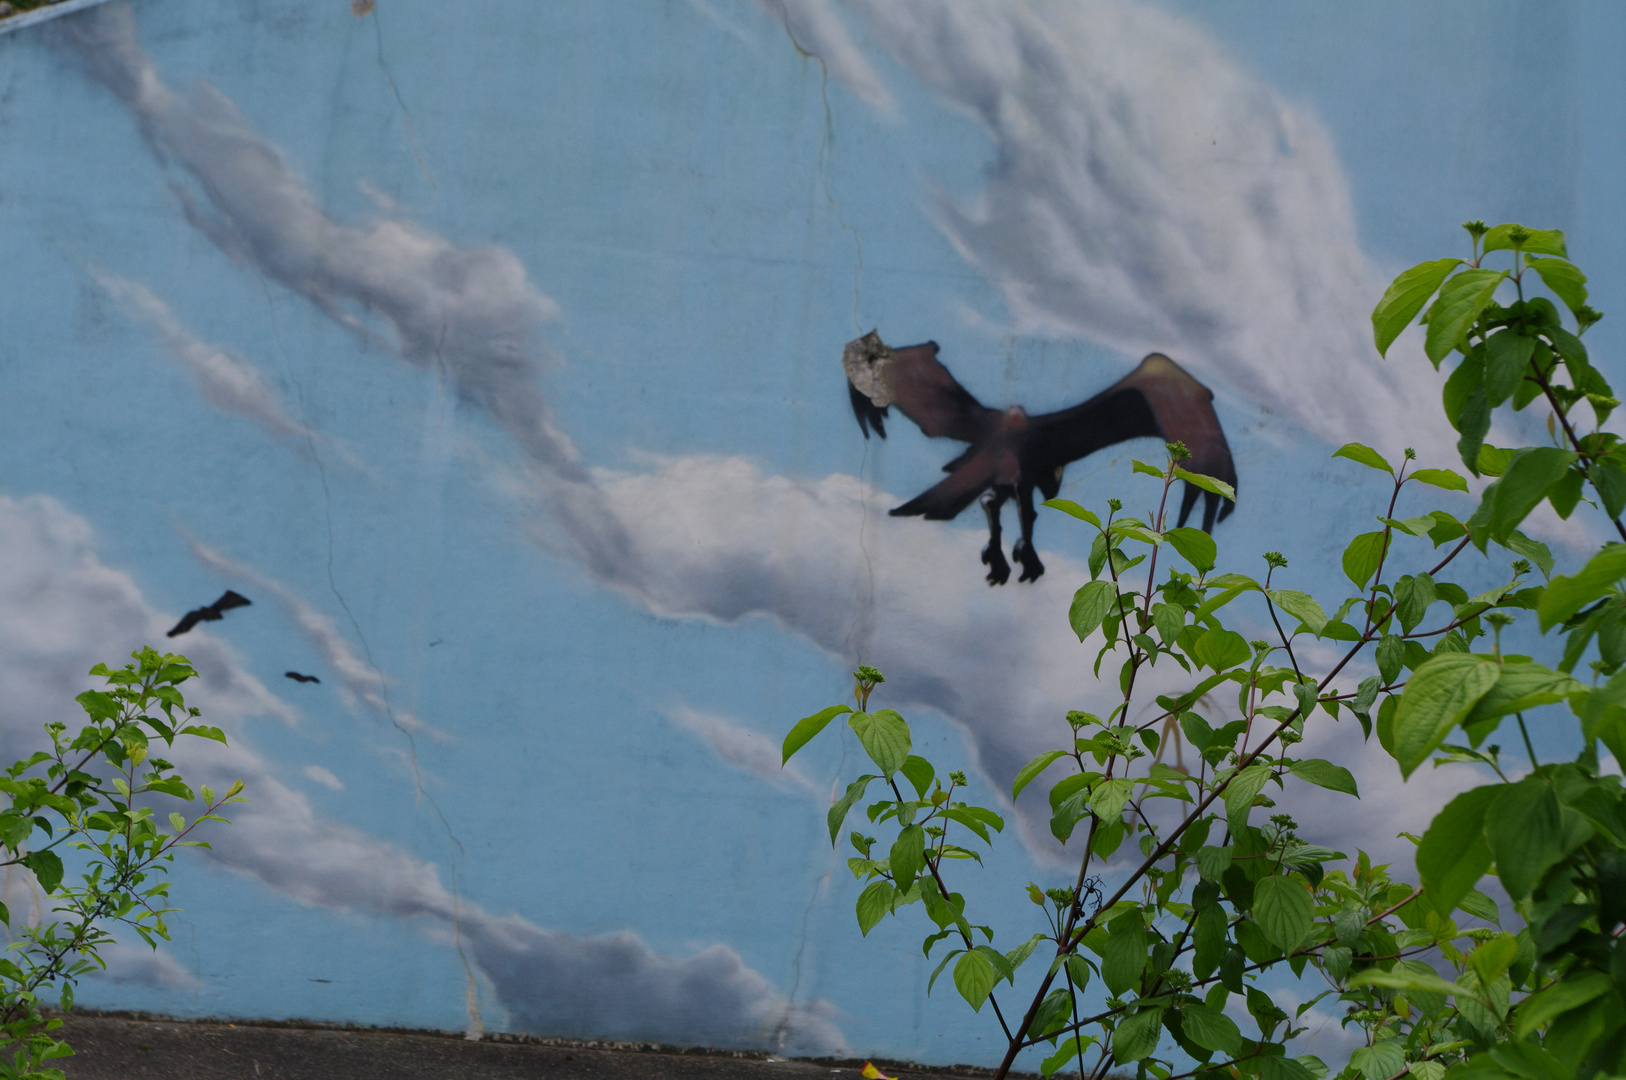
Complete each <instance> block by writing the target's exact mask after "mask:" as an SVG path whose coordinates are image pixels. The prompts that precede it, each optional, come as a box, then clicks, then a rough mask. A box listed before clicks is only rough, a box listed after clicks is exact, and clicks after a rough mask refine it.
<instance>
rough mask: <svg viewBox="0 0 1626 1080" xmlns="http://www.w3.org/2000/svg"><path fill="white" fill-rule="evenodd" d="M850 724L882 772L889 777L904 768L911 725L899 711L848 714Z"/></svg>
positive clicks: (907, 754)
mask: <svg viewBox="0 0 1626 1080" xmlns="http://www.w3.org/2000/svg"><path fill="white" fill-rule="evenodd" d="M847 726H848V727H850V728H852V729H853V733H854V734H855V735H857V736H858V741H859V742H860V743H861V744H862V745H863V747H864V752H865V753H867V754H869V757H870V760H871V761H873V762H875V764H876V766H877V767H878V768H879V769H880V770H881V775H883V776H886V777H889V778H890V777H891V776H892V774H893V773H895V772H897V771H898V770H899V769H900V768H902V767H903V761H904V759H905V758H907V757H908V756H909V725H908V724H907V723H905V722H904V719H903V717H901V716H899V715H898V713H897V710H895V709H882V710H881V711H880V712H875V713H861V712H855V713H853V714H852V715H851V716H849V717H847Z"/></svg>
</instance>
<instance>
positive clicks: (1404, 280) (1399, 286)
mask: <svg viewBox="0 0 1626 1080" xmlns="http://www.w3.org/2000/svg"><path fill="white" fill-rule="evenodd" d="M1460 265H1462V260H1461V259H1438V260H1435V261H1434V262H1426V263H1419V264H1417V265H1416V266H1414V267H1412V268H1411V269H1410V270H1407V271H1406V272H1405V273H1403V274H1401V275H1400V276H1399V277H1397V278H1395V279H1394V281H1393V282H1392V283H1391V284H1390V285H1389V288H1388V290H1387V291H1386V292H1385V293H1384V294H1383V299H1382V300H1379V301H1378V306H1377V307H1375V308H1373V309H1372V338H1373V340H1374V341H1375V342H1376V343H1377V347H1378V355H1380V356H1382V355H1384V354H1386V353H1388V351H1389V346H1390V345H1393V344H1394V340H1395V338H1397V337H1399V336H1400V332H1401V331H1402V330H1404V329H1406V327H1407V326H1409V325H1411V321H1412V320H1413V319H1415V318H1417V314H1418V312H1420V311H1422V310H1423V305H1424V304H1426V303H1428V300H1429V297H1431V296H1433V295H1434V293H1435V292H1436V291H1437V290H1438V289H1439V287H1440V283H1441V282H1443V281H1444V280H1445V279H1446V278H1447V277H1449V276H1450V274H1451V271H1453V270H1455V269H1456V268H1457V267H1458V266H1460Z"/></svg>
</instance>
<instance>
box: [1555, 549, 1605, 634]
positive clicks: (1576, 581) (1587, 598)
mask: <svg viewBox="0 0 1626 1080" xmlns="http://www.w3.org/2000/svg"><path fill="white" fill-rule="evenodd" d="M1623 577H1626V544H1608V545H1605V547H1604V548H1603V550H1601V551H1599V552H1598V553H1597V554H1596V555H1594V556H1592V558H1591V559H1590V560H1589V561H1588V562H1587V564H1586V566H1585V567H1584V568H1582V570H1581V572H1580V573H1578V574H1574V575H1572V576H1569V577H1565V576H1564V575H1562V574H1560V575H1559V576H1558V577H1555V578H1553V580H1552V581H1551V582H1550V583H1549V584H1548V586H1547V590H1546V591H1545V592H1544V593H1542V596H1541V601H1540V602H1539V603H1538V604H1537V605H1536V615H1537V617H1538V619H1539V620H1540V622H1541V629H1542V632H1543V633H1545V632H1546V631H1547V629H1548V628H1549V627H1551V626H1552V625H1553V624H1555V623H1561V622H1566V621H1568V620H1569V618H1570V617H1571V616H1573V615H1574V614H1575V613H1576V612H1577V611H1580V610H1581V609H1582V608H1583V607H1585V606H1586V605H1588V604H1590V603H1592V601H1594V600H1598V599H1601V598H1603V597H1605V596H1608V595H1609V594H1610V593H1611V592H1613V591H1614V587H1615V584H1616V583H1617V582H1619V581H1620V579H1621V578H1623Z"/></svg>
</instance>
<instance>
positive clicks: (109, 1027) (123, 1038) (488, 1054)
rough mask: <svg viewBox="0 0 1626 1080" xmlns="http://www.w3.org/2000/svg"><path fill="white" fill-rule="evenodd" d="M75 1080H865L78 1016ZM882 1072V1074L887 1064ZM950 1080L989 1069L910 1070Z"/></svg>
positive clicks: (619, 1053)
mask: <svg viewBox="0 0 1626 1080" xmlns="http://www.w3.org/2000/svg"><path fill="white" fill-rule="evenodd" d="M63 1036H64V1037H65V1038H67V1040H68V1041H69V1043H71V1044H72V1045H73V1047H74V1050H75V1055H74V1056H73V1057H71V1058H67V1059H65V1060H63V1061H60V1062H56V1063H54V1064H59V1065H60V1066H61V1067H62V1070H63V1071H64V1072H65V1073H67V1075H68V1077H69V1080H248V1078H263V1080H416V1078H419V1077H422V1078H425V1080H428V1078H430V1077H433V1078H435V1080H510V1078H513V1080H519V1078H521V1077H524V1078H536V1077H547V1078H549V1080H858V1070H857V1068H855V1067H854V1063H851V1062H843V1063H839V1067H838V1063H816V1062H810V1061H788V1060H785V1059H783V1058H771V1057H767V1056H763V1055H750V1054H730V1053H727V1052H718V1051H680V1050H673V1049H671V1048H661V1049H643V1050H639V1049H603V1048H600V1046H602V1045H603V1044H599V1046H593V1045H589V1044H566V1043H562V1042H560V1043H554V1042H547V1043H544V1042H535V1041H531V1042H520V1041H499V1040H501V1039H502V1037H501V1036H497V1037H496V1038H488V1039H485V1040H482V1041H480V1042H469V1041H467V1040H465V1039H462V1038H459V1037H456V1036H453V1035H441V1034H435V1033H432V1032H395V1031H357V1030H344V1029H338V1028H309V1027H293V1026H264V1025H255V1024H230V1023H223V1022H190V1021H176V1020H155V1019H146V1018H132V1017H129V1016H121V1015H96V1014H85V1013H78V1014H75V1015H73V1016H72V1017H70V1018H69V1020H68V1022H67V1023H66V1024H65V1025H64V1026H63ZM877 1064H882V1063H877ZM882 1067H883V1068H885V1071H886V1074H887V1075H888V1076H894V1077H911V1078H914V1080H927V1078H931V1080H940V1078H942V1077H943V1076H945V1075H949V1076H955V1075H957V1076H966V1077H969V1076H978V1075H980V1076H987V1075H989V1074H988V1071H987V1070H977V1069H963V1070H952V1071H938V1070H930V1071H925V1070H919V1071H917V1070H910V1069H903V1068H891V1067H887V1066H886V1065H882Z"/></svg>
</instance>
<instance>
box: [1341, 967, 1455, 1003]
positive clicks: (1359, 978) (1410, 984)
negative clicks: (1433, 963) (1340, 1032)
mask: <svg viewBox="0 0 1626 1080" xmlns="http://www.w3.org/2000/svg"><path fill="white" fill-rule="evenodd" d="M1424 966H1425V967H1426V966H1427V965H1424ZM1349 985H1350V986H1351V987H1357V986H1381V987H1383V988H1384V989H1386V990H1401V991H1411V992H1414V993H1415V992H1421V993H1425V994H1444V995H1445V996H1447V997H1455V996H1456V995H1458V994H1460V993H1462V989H1463V988H1462V987H1460V986H1458V985H1457V984H1456V983H1453V982H1446V981H1445V980H1444V979H1442V978H1440V977H1439V976H1438V975H1436V974H1434V972H1433V971H1420V970H1418V969H1416V968H1412V967H1400V966H1398V965H1396V966H1395V967H1394V968H1393V969H1392V970H1390V971H1382V970H1380V969H1378V968H1368V969H1367V970H1365V971H1359V972H1356V973H1355V974H1354V975H1351V976H1350V977H1349Z"/></svg>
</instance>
